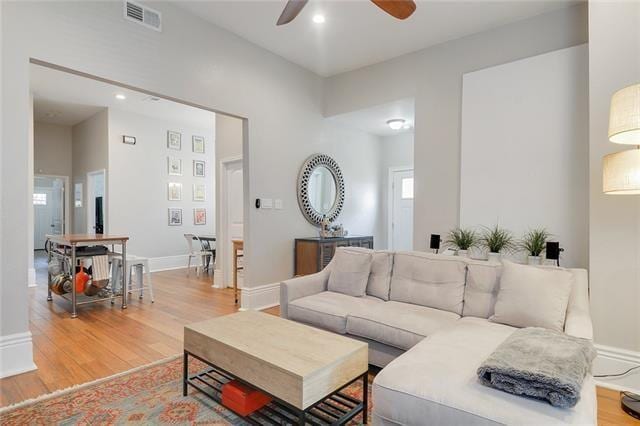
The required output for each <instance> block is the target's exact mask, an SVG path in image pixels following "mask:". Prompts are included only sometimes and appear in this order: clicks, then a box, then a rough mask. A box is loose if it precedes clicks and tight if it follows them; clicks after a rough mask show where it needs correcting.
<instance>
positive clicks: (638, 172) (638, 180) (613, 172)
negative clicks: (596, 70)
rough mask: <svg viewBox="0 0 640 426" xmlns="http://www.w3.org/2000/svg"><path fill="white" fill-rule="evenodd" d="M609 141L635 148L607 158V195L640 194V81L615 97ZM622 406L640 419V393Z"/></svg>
mask: <svg viewBox="0 0 640 426" xmlns="http://www.w3.org/2000/svg"><path fill="white" fill-rule="evenodd" d="M609 140H610V141H611V142H613V143H618V144H623V145H635V148H633V149H629V150H626V151H620V152H615V153H613V154H609V155H606V156H605V157H604V159H603V163H602V190H603V191H604V193H605V194H617V195H637V194H640V83H638V84H634V85H631V86H628V87H625V88H624V89H620V90H618V91H617V92H615V93H614V94H613V96H612V97H611V108H610V110H609ZM620 405H621V407H622V409H623V410H624V411H625V412H626V413H628V414H629V415H631V416H633V417H635V418H637V419H640V395H636V394H633V393H630V392H623V393H622V398H621V400H620Z"/></svg>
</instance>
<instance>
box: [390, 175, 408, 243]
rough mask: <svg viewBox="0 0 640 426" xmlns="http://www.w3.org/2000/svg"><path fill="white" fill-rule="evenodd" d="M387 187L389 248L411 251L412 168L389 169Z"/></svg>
mask: <svg viewBox="0 0 640 426" xmlns="http://www.w3.org/2000/svg"><path fill="white" fill-rule="evenodd" d="M389 186H390V188H389V214H388V218H389V223H388V225H387V229H388V230H389V248H390V249H391V250H394V251H401V250H402V251H404V250H413V168H411V167H392V168H390V169H389Z"/></svg>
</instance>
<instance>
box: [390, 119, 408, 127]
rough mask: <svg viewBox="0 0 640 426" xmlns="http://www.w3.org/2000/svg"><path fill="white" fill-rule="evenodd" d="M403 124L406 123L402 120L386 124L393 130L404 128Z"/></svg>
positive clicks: (394, 120)
mask: <svg viewBox="0 0 640 426" xmlns="http://www.w3.org/2000/svg"><path fill="white" fill-rule="evenodd" d="M405 122H406V120H404V119H402V118H394V119H393V120H388V121H387V124H388V125H389V127H391V128H392V129H393V130H400V129H401V128H402V126H404V123H405Z"/></svg>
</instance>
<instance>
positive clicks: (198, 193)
mask: <svg viewBox="0 0 640 426" xmlns="http://www.w3.org/2000/svg"><path fill="white" fill-rule="evenodd" d="M206 198H207V186H206V185H205V184H204V183H194V184H193V201H206Z"/></svg>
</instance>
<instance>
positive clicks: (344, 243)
mask: <svg viewBox="0 0 640 426" xmlns="http://www.w3.org/2000/svg"><path fill="white" fill-rule="evenodd" d="M337 247H365V248H369V249H372V248H373V237H371V236H347V237H338V238H321V237H312V238H296V240H295V261H294V264H295V275H296V276H297V275H309V274H315V273H316V272H320V271H321V270H322V269H324V267H325V266H327V265H328V264H329V262H331V259H332V258H333V255H334V253H335V252H336V248H337Z"/></svg>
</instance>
